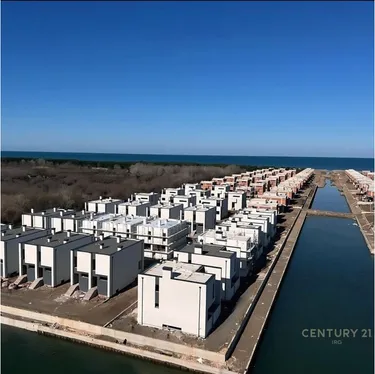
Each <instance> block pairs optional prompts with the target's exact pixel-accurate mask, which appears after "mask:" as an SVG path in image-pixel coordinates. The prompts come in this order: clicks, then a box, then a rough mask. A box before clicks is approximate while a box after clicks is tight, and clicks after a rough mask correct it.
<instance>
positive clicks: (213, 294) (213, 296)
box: [212, 282, 215, 299]
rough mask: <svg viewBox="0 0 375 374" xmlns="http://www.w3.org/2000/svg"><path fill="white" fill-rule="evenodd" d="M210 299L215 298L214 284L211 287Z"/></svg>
mask: <svg viewBox="0 0 375 374" xmlns="http://www.w3.org/2000/svg"><path fill="white" fill-rule="evenodd" d="M212 298H213V299H214V298H215V282H214V283H213V285H212Z"/></svg>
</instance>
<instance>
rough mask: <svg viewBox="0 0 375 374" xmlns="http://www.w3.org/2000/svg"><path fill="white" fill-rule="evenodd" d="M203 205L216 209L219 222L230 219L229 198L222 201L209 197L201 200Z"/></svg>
mask: <svg viewBox="0 0 375 374" xmlns="http://www.w3.org/2000/svg"><path fill="white" fill-rule="evenodd" d="M201 204H202V205H208V206H214V207H216V221H217V222H219V221H221V220H223V219H224V218H227V217H228V213H229V212H228V198H225V199H221V198H215V197H207V198H205V199H202V200H201Z"/></svg>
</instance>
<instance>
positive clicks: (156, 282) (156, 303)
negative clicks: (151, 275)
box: [155, 277, 159, 308]
mask: <svg viewBox="0 0 375 374" xmlns="http://www.w3.org/2000/svg"><path fill="white" fill-rule="evenodd" d="M155 308H159V278H158V277H156V278H155Z"/></svg>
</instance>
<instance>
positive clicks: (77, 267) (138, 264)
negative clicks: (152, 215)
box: [70, 236, 144, 297]
mask: <svg viewBox="0 0 375 374" xmlns="http://www.w3.org/2000/svg"><path fill="white" fill-rule="evenodd" d="M97 239H98V240H97V241H94V242H91V243H89V244H87V245H84V246H81V247H80V248H78V249H72V250H71V251H70V279H71V281H70V282H71V284H72V285H73V284H77V283H78V284H79V289H80V291H83V292H87V291H88V290H90V289H91V288H92V287H97V291H98V294H99V295H103V296H106V297H111V296H113V295H114V294H116V293H117V292H119V291H120V290H122V289H124V288H125V287H127V286H128V285H129V284H131V283H132V282H134V281H135V280H136V279H137V275H138V273H140V272H141V271H143V266H144V265H143V240H132V239H123V238H121V237H107V238H104V236H101V237H100V238H97Z"/></svg>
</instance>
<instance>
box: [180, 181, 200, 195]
mask: <svg viewBox="0 0 375 374" xmlns="http://www.w3.org/2000/svg"><path fill="white" fill-rule="evenodd" d="M182 188H183V189H184V191H185V192H184V195H189V192H192V191H195V190H198V189H200V188H201V185H200V183H185V184H183V185H182Z"/></svg>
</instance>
